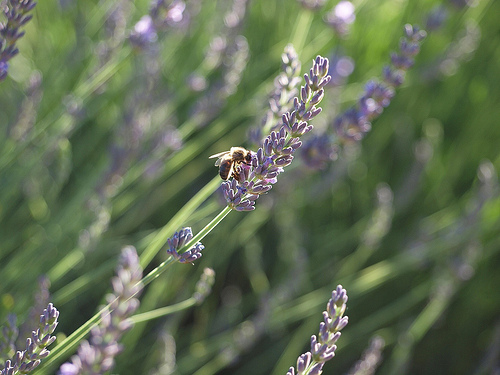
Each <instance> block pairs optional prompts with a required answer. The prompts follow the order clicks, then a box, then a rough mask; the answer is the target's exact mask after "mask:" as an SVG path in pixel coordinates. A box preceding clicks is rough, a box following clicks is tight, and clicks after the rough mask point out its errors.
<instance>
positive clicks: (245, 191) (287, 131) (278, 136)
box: [222, 56, 331, 211]
mask: <svg viewBox="0 0 500 375" xmlns="http://www.w3.org/2000/svg"><path fill="white" fill-rule="evenodd" d="M304 78H305V81H306V84H305V85H304V86H302V88H301V90H300V98H299V97H295V98H294V100H293V110H292V111H291V112H286V113H284V114H283V116H282V122H283V125H282V126H281V128H280V129H279V131H272V132H271V134H269V135H268V136H267V137H266V138H265V139H264V141H263V144H262V147H260V148H259V149H258V151H257V152H256V153H255V154H254V155H253V157H252V163H251V165H249V166H247V165H244V164H243V165H241V167H240V168H239V176H238V178H236V179H233V181H231V182H229V181H225V182H223V183H222V191H223V194H224V198H225V200H226V202H227V204H228V206H229V207H230V208H232V209H233V210H236V211H251V210H253V209H254V208H255V200H257V198H258V197H259V196H260V195H261V194H264V193H266V192H267V191H269V190H270V189H271V187H272V185H273V184H275V183H276V181H277V177H278V175H279V174H280V173H281V172H283V168H285V167H286V166H288V165H289V164H290V163H291V162H292V160H293V154H294V153H295V151H296V150H297V149H298V148H299V147H300V146H301V145H302V142H301V141H300V138H301V137H302V136H303V135H304V134H306V133H308V132H310V131H311V130H312V128H313V127H312V125H310V124H309V123H308V121H310V120H311V119H313V118H314V117H316V116H317V115H318V114H319V113H320V112H321V108H320V107H317V105H318V104H319V103H320V102H321V100H322V99H323V96H324V86H325V85H327V84H328V82H330V79H331V77H330V76H329V75H328V59H326V58H323V57H321V56H317V57H316V59H315V60H314V62H313V67H312V68H311V69H310V71H309V74H305V75H304Z"/></svg>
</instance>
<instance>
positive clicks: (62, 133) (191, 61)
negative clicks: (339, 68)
mask: <svg viewBox="0 0 500 375" xmlns="http://www.w3.org/2000/svg"><path fill="white" fill-rule="evenodd" d="M353 3H354V5H355V9H356V20H355V21H354V23H353V24H352V25H351V26H350V31H349V33H348V34H347V35H345V36H339V34H338V33H336V32H335V31H334V30H333V29H332V28H331V27H329V26H328V25H327V24H326V23H325V22H324V21H323V20H324V18H325V17H326V14H327V13H328V12H329V11H330V10H331V9H332V8H333V7H334V6H335V5H336V4H337V2H336V1H327V2H325V3H324V4H323V6H321V7H318V9H315V10H310V9H306V8H305V7H304V6H302V5H301V4H300V3H299V2H298V1H294V0H286V1H285V0H281V1H266V0H255V1H249V2H244V1H235V2H232V1H218V2H215V1H205V2H201V1H200V2H198V1H188V2H186V7H185V9H182V12H181V13H182V17H180V19H178V18H175V17H174V15H172V14H170V16H172V18H171V19H169V23H167V24H166V25H165V28H164V29H163V30H159V31H158V35H157V41H156V42H155V43H153V44H152V45H151V46H148V47H147V48H143V49H140V48H133V47H132V46H131V43H130V41H129V38H128V37H129V35H130V33H131V32H132V30H133V29H134V25H135V24H136V23H137V22H138V21H139V19H140V18H141V17H142V16H143V15H145V14H147V13H148V9H149V7H150V4H149V2H148V1H142V0H141V1H136V2H130V1H116V0H114V1H110V0H107V1H106V0H104V1H70V0H61V1H59V2H57V1H39V3H38V4H37V6H36V8H35V9H34V11H33V15H34V18H33V20H32V21H31V22H30V23H29V24H28V25H26V27H25V28H24V29H25V31H26V35H25V36H24V37H23V38H22V39H21V40H20V41H19V44H18V48H19V50H20V53H19V55H18V56H16V57H15V58H14V59H13V60H11V62H10V65H11V66H10V70H9V77H8V78H7V79H6V80H5V81H3V82H1V83H0V126H1V129H2V134H3V136H2V137H1V138H0V220H1V224H0V244H1V245H0V280H1V281H0V321H1V322H4V321H5V318H6V316H7V314H8V313H9V312H14V313H16V314H17V315H18V316H19V319H20V320H22V319H23V318H24V317H25V316H26V314H27V311H28V307H29V306H30V305H31V304H32V301H33V294H34V293H35V291H36V285H37V279H38V278H39V276H41V275H47V276H48V277H49V279H50V281H51V287H50V292H51V294H52V298H51V301H52V302H53V303H54V304H55V306H56V307H57V308H58V309H59V310H60V312H61V316H60V318H59V321H60V324H59V326H58V328H57V331H56V332H57V333H58V335H60V338H63V337H64V335H69V334H71V333H72V332H73V331H74V330H75V329H77V328H78V327H79V326H80V325H82V324H83V323H85V322H86V321H87V320H88V319H89V318H90V317H91V316H92V315H93V314H94V313H95V312H96V309H97V307H98V306H99V305H100V304H101V303H103V301H104V295H105V293H106V292H108V291H109V290H110V278H111V277H112V275H113V272H114V268H115V266H116V262H117V258H118V254H119V252H120V249H121V248H122V247H123V246H125V245H129V244H130V245H134V246H135V247H136V248H137V250H138V252H139V254H141V253H143V251H144V249H145V248H146V247H147V246H149V245H150V244H151V243H152V241H153V239H154V238H155V235H156V234H157V233H158V231H159V230H160V229H161V228H164V226H165V225H167V223H170V224H171V226H172V227H171V228H170V227H167V229H166V230H170V233H168V235H171V234H173V232H174V231H175V230H178V229H180V228H181V227H183V226H190V227H192V228H193V232H194V233H196V232H198V231H199V230H200V229H201V228H203V226H204V225H206V224H207V223H208V222H209V221H210V220H211V219H212V218H213V217H214V216H215V215H216V214H217V213H218V212H219V211H220V210H221V209H222V208H223V206H222V203H221V202H222V201H221V196H220V194H219V192H214V194H211V195H210V196H209V198H208V199H207V200H205V201H204V202H202V204H200V205H196V206H195V207H194V209H193V210H189V209H187V210H184V211H181V212H182V213H183V214H181V216H177V218H178V220H176V221H174V222H172V221H171V220H172V218H174V219H176V217H175V215H176V214H178V213H179V212H180V211H179V210H181V209H182V208H183V207H184V205H185V204H186V203H187V202H188V201H189V200H190V199H191V198H192V197H193V196H195V195H196V194H197V193H198V192H199V191H200V190H201V189H203V187H205V186H206V185H207V184H210V185H209V186H208V188H209V189H211V190H209V192H211V191H215V189H216V188H217V186H219V180H217V177H216V174H217V169H216V168H215V167H214V166H213V160H209V159H208V156H210V155H212V154H214V153H217V152H220V151H224V150H229V148H230V147H231V146H245V147H248V148H252V149H254V150H256V148H255V145H252V143H251V142H250V141H249V138H248V132H249V129H251V128H252V127H255V126H258V125H259V124H260V122H261V120H262V118H263V116H264V115H265V114H266V112H267V111H268V98H269V95H270V93H271V92H272V90H273V80H274V77H275V76H277V75H278V74H279V72H280V67H281V59H280V56H281V54H282V53H283V49H284V47H285V46H286V45H287V44H288V43H293V45H294V47H295V49H296V51H297V53H298V55H299V58H300V60H301V62H302V74H303V73H306V72H307V71H308V70H309V68H310V66H311V62H312V59H313V58H314V57H315V56H316V55H317V54H321V55H322V56H326V57H329V58H330V59H331V61H334V60H335V56H337V57H338V56H349V57H350V58H351V59H352V61H353V62H354V70H353V73H352V74H351V75H350V76H349V77H348V78H346V80H345V81H344V82H342V84H340V85H339V86H337V87H329V88H327V90H326V93H325V99H324V100H323V102H322V104H321V107H323V112H322V113H321V114H320V115H319V116H318V117H317V118H316V119H315V120H314V122H313V125H315V130H314V131H313V133H314V132H315V131H318V132H319V131H322V130H323V129H327V128H328V127H331V126H332V125H331V124H332V123H333V120H334V118H335V116H337V115H339V114H340V113H341V112H342V111H344V110H345V109H347V108H349V107H350V106H352V105H353V104H354V103H355V101H356V100H357V98H358V97H359V96H360V95H362V92H363V88H364V83H365V82H366V81H367V80H369V79H372V78H374V77H380V76H381V72H382V68H383V67H384V65H386V64H388V63H389V61H390V53H391V51H395V50H397V49H398V43H399V40H400V38H401V37H402V30H403V25H404V24H406V23H411V24H418V25H421V26H422V27H423V28H425V25H426V20H427V18H428V16H429V14H430V13H431V12H436V11H437V10H438V8H436V7H442V8H439V9H441V10H440V11H442V12H445V13H446V14H447V17H446V19H445V20H444V22H443V24H442V25H441V26H440V27H439V28H437V29H436V30H427V31H428V36H427V38H426V39H425V41H424V42H423V44H422V48H421V52H420V54H419V55H418V56H417V57H416V63H415V66H414V67H413V68H412V69H411V70H410V71H409V73H408V75H407V77H406V81H405V84H404V85H403V86H402V87H401V88H400V89H398V90H397V93H396V96H395V98H394V99H393V100H392V103H391V104H390V106H389V107H388V108H386V109H385V111H384V113H383V114H382V115H381V116H380V117H379V118H378V119H377V120H375V121H374V122H373V129H372V131H371V132H369V133H368V134H367V136H366V137H365V138H364V139H363V140H362V142H360V143H359V144H356V145H353V146H351V147H345V148H344V149H342V152H341V153H340V156H339V158H338V160H335V161H332V162H330V163H328V164H327V165H326V168H324V169H322V170H319V171H318V170H314V169H312V168H310V167H307V166H306V165H305V164H304V162H303V160H301V158H300V156H297V157H296V159H295V160H294V163H293V164H292V165H291V166H290V167H289V168H287V169H286V170H285V173H283V174H282V175H280V177H279V180H278V183H277V184H276V185H274V187H273V189H272V190H271V191H270V192H269V194H267V195H265V196H263V197H261V198H260V199H259V200H258V201H257V202H256V209H255V211H253V212H246V213H240V212H231V213H230V214H229V215H228V216H227V217H226V218H225V219H224V220H223V221H222V222H221V223H220V224H219V225H218V226H217V227H216V228H215V229H214V230H213V231H212V232H211V233H210V234H209V235H208V236H207V237H206V238H205V239H204V240H203V244H204V245H205V250H204V256H203V257H202V258H201V259H200V260H198V261H197V262H196V263H195V265H194V266H191V265H182V264H174V265H173V266H172V267H170V268H169V269H168V270H167V272H165V273H164V274H163V275H161V276H160V277H159V278H158V279H157V280H155V281H154V282H153V283H152V284H151V285H149V286H148V288H147V289H146V290H145V292H144V293H143V295H142V297H141V307H140V312H145V311H149V310H151V309H154V308H157V307H161V306H167V305H170V304H173V303H176V302H179V301H182V300H184V299H186V298H189V296H190V295H191V294H192V293H193V291H194V285H195V284H196V282H197V281H198V278H199V276H200V274H201V273H202V270H203V268H204V267H211V268H213V269H214V270H215V272H216V282H215V285H214V288H213V292H212V294H211V295H210V296H209V297H208V298H207V300H206V301H205V302H204V303H203V304H202V305H200V306H196V307H195V308H192V309H189V310H187V311H182V312H179V313H176V314H173V315H171V316H168V317H165V318H161V319H156V320H154V321H150V322H146V323H139V324H137V325H136V326H135V328H134V329H133V330H132V331H130V332H129V333H128V334H127V335H126V336H125V338H124V341H123V344H124V348H125V349H124V353H122V354H121V355H119V356H118V357H117V366H116V368H115V370H114V371H113V373H121V374H133V373H148V374H149V373H151V374H153V373H159V374H168V373H178V374H199V375H201V374H215V373H218V374H285V373H286V371H287V370H288V368H289V367H290V366H295V364H296V359H297V356H298V355H300V354H301V353H304V352H305V351H307V350H309V349H308V347H309V340H310V336H311V335H312V334H317V330H318V324H319V322H320V321H321V319H322V316H321V312H322V311H323V310H324V309H325V305H326V303H327V301H328V299H329V298H330V296H331V290H332V289H334V288H335V287H336V286H337V285H338V284H342V285H343V287H344V288H346V290H347V293H348V296H349V301H348V303H347V305H348V310H347V312H346V315H348V316H349V324H348V326H347V327H346V328H345V329H344V330H343V335H342V337H341V338H340V340H339V341H338V349H337V353H336V356H335V358H334V359H333V360H332V361H330V362H328V363H327V364H326V365H325V367H324V373H325V374H333V373H346V372H347V371H348V370H349V369H350V368H351V366H352V365H353V364H354V363H355V362H356V361H357V360H358V359H359V358H360V356H361V354H362V352H363V351H364V350H365V349H366V348H367V346H368V345H369V342H370V340H371V338H372V337H374V336H376V335H378V336H381V337H382V338H383V339H384V341H385V344H386V346H385V348H384V350H383V353H382V356H383V360H382V363H381V365H380V367H379V369H378V371H377V373H378V374H423V373H432V374H493V373H497V372H498V371H499V368H500V364H499V358H500V357H499V347H500V319H499V318H500V314H499V312H500V292H499V288H498V285H500V273H499V272H498V267H499V266H500V236H499V233H500V199H499V187H498V179H497V171H498V170H499V168H500V153H499V150H500V147H499V144H500V126H499V118H500V105H499V103H500V90H499V89H498V87H500V70H499V66H500V22H499V21H500V17H499V15H500V2H498V1H494V0H480V1H476V2H474V3H473V4H472V5H473V6H468V5H467V6H463V7H460V6H457V5H456V4H454V3H457V2H454V3H453V2H450V1H444V0H443V1H436V0H422V1H417V0H406V1H404V0H381V1H365V0H361V1H354V2H353ZM176 4H177V6H178V5H179V4H180V2H179V3H174V5H176ZM469 5H470V4H469ZM179 9H180V8H179ZM443 14H444V13H443ZM200 203H201V202H200ZM169 228H170V229H169ZM165 258H166V253H165V251H161V252H159V253H158V254H156V256H155V257H154V259H153V260H152V262H150V263H149V264H147V266H146V269H145V272H148V271H150V270H151V269H153V268H154V267H155V266H157V265H158V264H159V263H160V262H161V261H163V260H164V259H165ZM495 371H497V372H495Z"/></svg>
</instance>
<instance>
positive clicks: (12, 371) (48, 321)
mask: <svg viewBox="0 0 500 375" xmlns="http://www.w3.org/2000/svg"><path fill="white" fill-rule="evenodd" d="M58 318H59V311H57V309H56V308H55V307H54V305H53V304H52V303H49V304H48V305H47V308H46V309H44V310H43V314H42V315H40V321H39V324H38V328H37V330H36V331H32V333H31V337H29V338H27V339H26V349H25V350H22V351H20V350H18V351H17V352H16V354H15V355H14V356H13V357H12V358H11V359H8V360H6V361H5V364H3V366H2V367H1V370H0V375H16V374H27V373H29V372H31V371H33V370H34V369H36V368H37V367H38V366H39V365H40V363H41V361H42V359H44V358H45V357H47V356H48V355H49V353H50V351H49V350H48V349H47V347H48V346H49V345H50V344H52V343H53V342H54V341H55V340H56V337H55V336H52V333H53V332H54V331H55V329H56V327H57V325H58V324H59V323H58V321H57V319H58ZM13 324H15V321H13V320H12V318H11V322H10V323H9V326H10V327H11V328H10V329H7V330H5V331H4V332H3V333H4V335H5V334H6V336H7V337H6V338H7V340H9V341H12V340H11V339H12V337H13V336H14V333H15V329H14V328H13ZM4 337H5V336H4ZM9 346H10V347H11V348H12V342H10V343H9Z"/></svg>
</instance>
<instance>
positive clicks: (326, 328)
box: [287, 285, 348, 375]
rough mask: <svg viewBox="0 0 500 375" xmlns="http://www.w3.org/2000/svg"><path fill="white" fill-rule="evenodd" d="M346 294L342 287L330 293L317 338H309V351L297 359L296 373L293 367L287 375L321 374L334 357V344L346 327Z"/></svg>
mask: <svg viewBox="0 0 500 375" xmlns="http://www.w3.org/2000/svg"><path fill="white" fill-rule="evenodd" d="M347 298H348V297H347V292H346V290H345V289H344V288H342V285H338V286H337V289H335V290H334V291H333V292H332V298H330V300H329V301H328V303H327V305H326V311H323V321H322V322H321V323H320V324H319V332H318V336H316V335H312V336H311V351H310V352H306V353H304V354H302V355H300V356H299V358H298V359H297V372H295V369H294V368H293V367H290V369H289V370H288V372H287V375H295V374H297V375H319V374H321V373H322V372H323V366H324V364H325V362H327V361H329V360H330V359H332V358H333V357H334V356H335V350H336V349H337V345H335V343H336V342H337V340H338V339H339V338H340V336H341V332H340V331H341V330H342V329H343V328H344V327H345V326H346V325H347V323H348V317H347V316H343V315H344V312H345V310H346V307H347V306H346V303H347Z"/></svg>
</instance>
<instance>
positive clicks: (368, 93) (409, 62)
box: [333, 24, 426, 143]
mask: <svg viewBox="0 0 500 375" xmlns="http://www.w3.org/2000/svg"><path fill="white" fill-rule="evenodd" d="M425 36H426V32H425V31H423V30H420V29H419V28H418V26H412V25H410V24H407V25H405V27H404V37H403V38H401V41H400V43H399V51H398V52H394V53H392V55H391V65H388V66H386V67H384V69H383V73H382V75H383V82H377V81H374V80H373V81H369V82H368V83H367V84H366V85H365V91H364V93H363V95H362V96H361V98H359V100H358V102H357V103H356V105H355V106H354V107H352V108H349V109H348V110H346V111H345V112H344V113H342V114H341V115H339V116H338V117H337V118H336V119H335V120H334V122H333V129H334V131H335V133H336V135H337V137H338V139H339V140H340V142H344V143H349V142H359V141H360V140H361V139H363V137H364V136H365V134H366V133H368V132H369V131H370V130H371V127H372V124H371V122H372V121H373V120H374V119H376V118H377V117H379V116H380V115H381V113H382V112H383V110H384V108H386V107H387V106H388V105H389V104H390V103H391V100H392V98H393V97H394V95H395V89H396V88H397V87H399V86H401V85H402V84H403V82H404V79H405V75H406V72H407V71H408V70H409V69H410V68H411V67H412V66H413V64H414V62H415V56H416V55H417V54H418V53H419V51H420V44H421V42H422V40H423V39H424V38H425Z"/></svg>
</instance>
